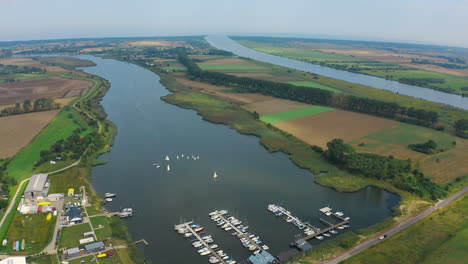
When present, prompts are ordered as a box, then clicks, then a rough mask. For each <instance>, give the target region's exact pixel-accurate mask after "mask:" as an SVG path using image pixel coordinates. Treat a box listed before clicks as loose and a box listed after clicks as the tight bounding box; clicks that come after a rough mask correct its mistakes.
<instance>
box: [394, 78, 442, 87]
mask: <svg viewBox="0 0 468 264" xmlns="http://www.w3.org/2000/svg"><path fill="white" fill-rule="evenodd" d="M399 81H400V82H402V83H407V84H411V85H417V86H424V85H428V84H430V83H445V79H442V78H410V77H404V78H400V79H399Z"/></svg>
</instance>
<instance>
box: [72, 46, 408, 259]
mask: <svg viewBox="0 0 468 264" xmlns="http://www.w3.org/2000/svg"><path fill="white" fill-rule="evenodd" d="M77 57H78V58H83V59H89V60H92V61H94V62H95V63H96V64H97V65H96V66H94V67H88V68H83V70H84V71H85V72H88V73H92V74H95V75H99V76H101V77H103V78H106V79H108V80H109V81H110V83H111V88H110V89H109V91H108V92H107V94H106V95H105V97H104V98H103V100H102V105H103V106H104V109H105V110H106V112H107V113H108V119H109V120H111V121H112V122H114V123H115V124H116V125H117V126H118V134H117V136H116V138H115V144H114V146H113V147H112V151H111V152H109V153H106V154H104V155H103V156H101V159H103V160H107V161H109V162H108V163H107V164H105V165H101V166H97V167H94V168H93V170H92V182H93V186H94V187H95V188H96V190H97V191H98V193H100V194H104V193H105V192H113V193H117V197H116V198H115V199H114V201H113V202H112V203H110V204H108V205H107V208H108V209H109V210H113V211H117V210H119V209H120V208H122V207H128V206H132V207H133V208H134V210H135V215H134V216H133V217H132V218H131V219H127V220H125V221H127V222H128V224H129V228H130V231H131V233H132V235H133V237H134V238H135V239H142V238H144V239H146V240H147V241H148V242H149V246H147V247H144V249H143V250H144V253H145V257H146V258H147V259H148V260H149V261H150V262H149V263H159V264H169V263H192V264H206V263H208V258H207V257H206V256H199V255H198V254H197V253H196V250H195V249H194V248H193V247H192V246H191V243H190V241H189V240H188V239H184V238H182V237H181V235H179V234H178V233H176V232H175V231H174V228H173V226H174V224H178V223H180V221H181V220H182V219H186V220H191V219H193V220H195V221H196V222H198V223H200V224H202V225H203V226H205V227H206V232H207V233H210V234H212V235H213V237H214V240H215V243H217V244H218V245H219V246H220V247H221V248H222V249H224V251H225V252H227V253H229V254H230V255H232V256H233V257H234V258H235V259H236V260H237V261H238V262H239V261H241V260H244V259H246V258H247V257H248V256H249V251H248V250H247V249H245V248H243V247H242V245H241V243H240V242H239V240H237V238H235V237H233V236H231V235H230V234H229V233H228V232H226V231H224V230H221V229H220V228H217V227H216V225H215V224H214V223H213V222H212V221H211V220H210V218H209V217H208V213H209V212H211V211H213V210H215V209H223V208H225V209H228V210H230V212H232V213H233V214H234V215H236V216H238V218H239V219H241V220H242V221H244V222H246V223H248V225H249V226H250V228H251V230H252V231H254V233H255V234H257V235H259V236H260V237H261V239H262V240H263V241H265V242H266V244H267V245H269V246H270V248H271V250H270V252H271V253H272V254H278V253H279V252H282V251H284V250H287V249H288V246H289V243H290V242H291V241H293V240H294V236H295V235H296V234H299V233H300V232H299V230H298V229H296V228H293V226H292V225H290V224H288V223H286V222H285V221H283V220H282V218H276V217H275V216H274V215H272V214H271V213H270V212H269V211H267V209H266V207H267V205H268V204H269V203H281V204H282V205H283V206H284V207H286V208H287V209H289V210H290V211H291V212H293V213H294V214H295V215H297V216H299V217H301V218H302V219H304V220H309V221H310V222H311V223H312V224H315V225H317V226H319V227H323V225H321V224H320V223H319V222H318V218H319V217H324V216H323V215H320V214H319V212H318V209H319V208H320V207H323V206H325V205H330V206H331V207H333V208H335V209H337V210H338V209H341V210H342V211H344V213H345V214H346V215H347V216H350V217H351V220H352V230H353V229H354V230H355V229H359V228H363V227H366V226H369V225H372V224H375V223H377V222H379V221H382V220H383V219H385V218H387V217H389V216H390V215H391V210H390V208H391V207H393V206H394V205H396V204H397V203H398V202H399V199H400V198H399V197H398V196H397V195H394V194H391V193H388V192H386V191H383V190H380V189H377V188H373V187H369V188H366V189H363V190H361V191H359V192H355V193H339V192H336V191H334V190H332V189H330V188H326V187H323V186H320V185H318V184H316V183H314V181H313V175H312V174H311V173H310V172H309V171H307V170H303V169H300V168H298V167H297V166H295V165H294V164H293V163H292V162H291V161H290V160H289V157H288V156H287V155H285V154H283V153H273V154H272V153H269V152H268V151H267V150H266V149H265V148H263V147H262V146H261V145H260V144H259V139H258V138H257V137H254V136H247V135H241V134H239V133H237V132H236V131H235V130H233V129H230V128H229V127H228V126H225V125H219V124H213V123H210V122H207V121H204V120H202V118H201V117H200V116H199V115H197V114H196V112H195V111H193V110H187V109H182V108H179V107H177V106H174V105H171V104H167V103H165V102H164V101H162V100H161V99H160V97H161V96H164V95H167V94H168V93H169V91H168V90H167V89H166V88H165V87H164V86H163V85H162V84H160V82H159V80H160V78H159V77H158V75H156V74H154V73H153V72H150V71H149V70H146V69H144V68H142V67H140V66H137V65H134V64H130V63H126V62H121V61H116V60H112V59H102V58H97V57H93V56H88V55H80V56H77ZM182 154H184V155H185V157H186V156H187V155H189V156H191V155H196V156H199V157H200V158H199V159H198V160H193V159H185V158H184V159H181V155H182ZM166 155H169V157H170V161H164V157H165V156H166ZM177 155H179V159H177V158H176V156H177ZM153 163H160V164H162V165H163V166H162V167H161V168H159V169H158V168H155V167H154V166H152V164H153ZM166 164H169V165H170V166H171V170H170V171H169V172H168V171H167V170H166V169H165V168H166ZM214 171H216V172H217V174H218V175H219V178H218V179H217V180H214V179H213V172H214ZM312 243H313V244H316V243H318V241H312Z"/></svg>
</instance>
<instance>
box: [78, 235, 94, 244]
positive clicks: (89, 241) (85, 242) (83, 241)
mask: <svg viewBox="0 0 468 264" xmlns="http://www.w3.org/2000/svg"><path fill="white" fill-rule="evenodd" d="M91 242H94V237H87V238H83V239H80V244H81V245H83V244H88V243H91Z"/></svg>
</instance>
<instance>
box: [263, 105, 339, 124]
mask: <svg viewBox="0 0 468 264" xmlns="http://www.w3.org/2000/svg"><path fill="white" fill-rule="evenodd" d="M330 110H334V108H331V107H325V106H310V107H304V108H300V109H295V110H291V111H287V112H281V113H275V114H271V115H264V116H261V117H260V120H262V121H263V122H266V123H270V124H274V123H278V122H284V121H288V120H292V119H296V118H300V117H305V116H310V115H315V114H319V113H323V112H327V111H330Z"/></svg>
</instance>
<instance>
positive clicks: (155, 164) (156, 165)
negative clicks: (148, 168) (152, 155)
mask: <svg viewBox="0 0 468 264" xmlns="http://www.w3.org/2000/svg"><path fill="white" fill-rule="evenodd" d="M153 166H155V167H156V168H159V167H161V166H160V165H159V164H157V163H153Z"/></svg>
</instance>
